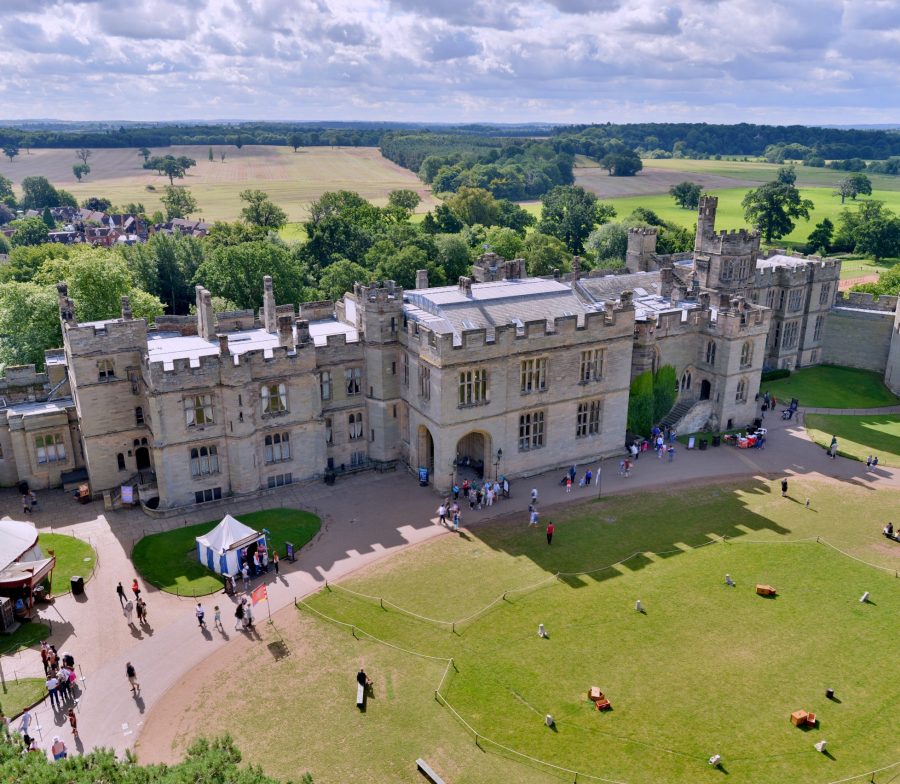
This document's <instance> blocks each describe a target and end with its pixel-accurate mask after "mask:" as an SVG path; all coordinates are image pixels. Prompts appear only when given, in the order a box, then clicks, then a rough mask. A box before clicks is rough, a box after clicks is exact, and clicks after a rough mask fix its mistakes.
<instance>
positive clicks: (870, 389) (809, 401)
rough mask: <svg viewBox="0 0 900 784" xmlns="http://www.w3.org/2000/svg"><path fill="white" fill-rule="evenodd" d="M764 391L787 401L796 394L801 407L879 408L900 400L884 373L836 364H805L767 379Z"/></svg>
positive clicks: (894, 403) (763, 387) (761, 388)
mask: <svg viewBox="0 0 900 784" xmlns="http://www.w3.org/2000/svg"><path fill="white" fill-rule="evenodd" d="M760 391H761V392H766V391H768V392H769V393H770V394H772V395H775V397H776V398H777V399H778V400H779V401H784V402H785V403H789V402H790V400H791V398H793V397H795V398H797V399H798V400H799V401H800V407H801V408H879V407H882V406H894V405H897V404H898V403H900V398H897V397H896V396H895V395H894V394H892V393H891V391H890V390H889V389H888V388H887V387H886V386H885V385H884V382H883V381H882V379H881V375H880V374H878V373H873V372H871V371H869V370H857V369H856V368H848V367H837V366H834V365H818V366H816V367H811V368H804V369H802V370H797V371H795V372H793V373H791V375H790V376H788V378H780V379H778V380H777V381H763V382H762V384H761V386H760ZM779 405H781V403H780V402H779Z"/></svg>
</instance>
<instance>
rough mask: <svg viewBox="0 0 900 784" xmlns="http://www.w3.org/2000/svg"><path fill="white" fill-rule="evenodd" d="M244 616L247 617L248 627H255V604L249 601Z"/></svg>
mask: <svg viewBox="0 0 900 784" xmlns="http://www.w3.org/2000/svg"><path fill="white" fill-rule="evenodd" d="M244 617H245V618H246V619H247V628H248V629H252V628H253V604H252V603H251V602H247V606H246V608H245V610H244Z"/></svg>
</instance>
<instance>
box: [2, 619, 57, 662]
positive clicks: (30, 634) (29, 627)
mask: <svg viewBox="0 0 900 784" xmlns="http://www.w3.org/2000/svg"><path fill="white" fill-rule="evenodd" d="M49 636H50V627H49V626H47V625H45V624H43V623H34V622H32V623H23V624H22V625H21V626H19V628H18V629H16V630H15V631H14V632H13V633H12V634H0V655H3V656H6V655H7V654H10V653H15V652H16V651H19V650H21V649H22V648H30V647H31V646H32V645H37V644H38V643H40V642H41V640H46V639H47V638H48V637H49Z"/></svg>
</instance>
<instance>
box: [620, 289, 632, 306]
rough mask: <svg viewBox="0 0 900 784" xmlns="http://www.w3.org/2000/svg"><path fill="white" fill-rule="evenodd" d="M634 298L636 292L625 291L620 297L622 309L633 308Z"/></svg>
mask: <svg viewBox="0 0 900 784" xmlns="http://www.w3.org/2000/svg"><path fill="white" fill-rule="evenodd" d="M633 296H634V292H633V291H630V290H629V291H623V292H622V293H621V294H620V295H619V299H620V301H621V302H622V307H623V308H630V307H631V300H632V298H633Z"/></svg>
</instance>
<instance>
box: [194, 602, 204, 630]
mask: <svg viewBox="0 0 900 784" xmlns="http://www.w3.org/2000/svg"><path fill="white" fill-rule="evenodd" d="M194 613H195V614H196V615H197V625H198V626H199V627H200V628H201V629H205V628H206V621H205V620H204V616H205V615H206V611H205V610H204V609H203V605H202V604H200V602H197V609H196V610H194Z"/></svg>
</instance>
